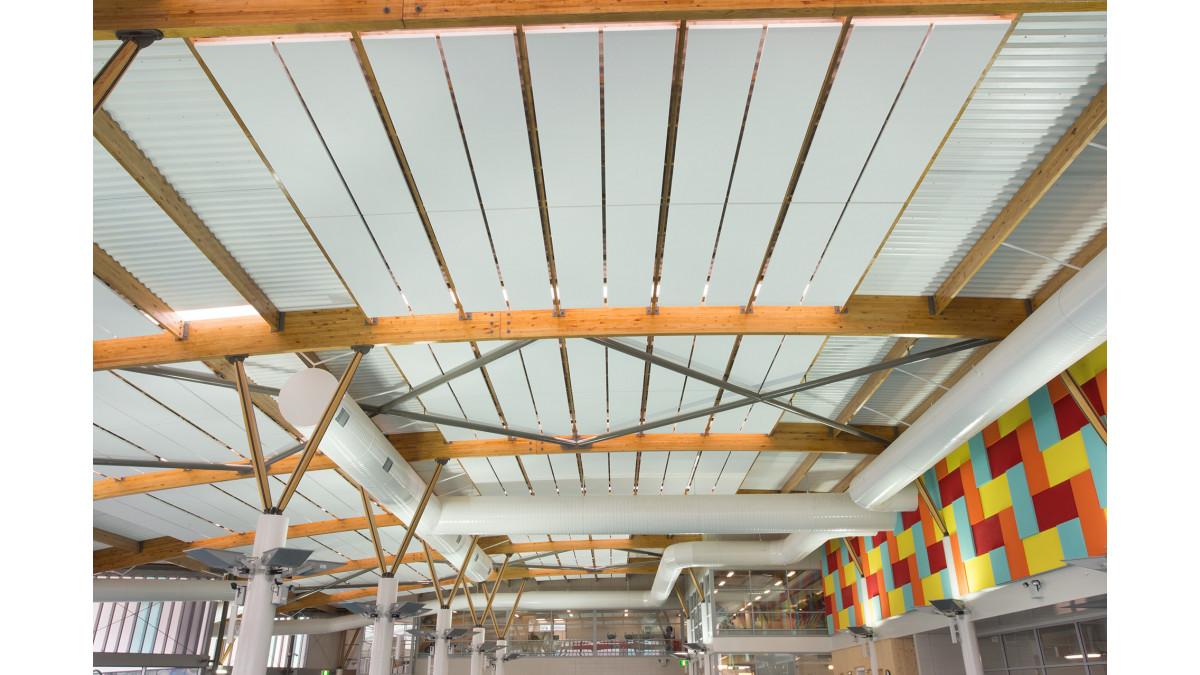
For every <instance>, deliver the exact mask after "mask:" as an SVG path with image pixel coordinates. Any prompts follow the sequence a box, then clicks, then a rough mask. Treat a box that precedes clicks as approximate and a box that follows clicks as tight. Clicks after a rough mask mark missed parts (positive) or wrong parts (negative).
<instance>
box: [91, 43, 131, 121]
mask: <svg viewBox="0 0 1200 675" xmlns="http://www.w3.org/2000/svg"><path fill="white" fill-rule="evenodd" d="M114 37H116V36H115V35H114ZM139 51H141V47H139V46H138V44H137V43H136V42H134V41H133V40H126V41H124V42H122V43H121V46H120V47H117V51H116V52H115V53H113V55H112V56H111V57H110V58H109V59H108V62H107V63H105V64H104V67H103V68H101V69H100V72H99V73H96V77H94V78H92V114H93V115H95V114H96V112H97V111H99V110H100V106H102V105H104V101H105V100H107V99H108V95H109V94H110V93H112V90H113V89H114V88H115V87H116V86H117V82H120V81H121V76H122V75H124V74H125V70H126V69H128V68H129V64H131V63H133V57H135V56H137V53H138V52H139Z"/></svg>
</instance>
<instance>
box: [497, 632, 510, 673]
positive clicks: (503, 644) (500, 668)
mask: <svg viewBox="0 0 1200 675" xmlns="http://www.w3.org/2000/svg"><path fill="white" fill-rule="evenodd" d="M505 656H508V640H496V675H504V657H505Z"/></svg>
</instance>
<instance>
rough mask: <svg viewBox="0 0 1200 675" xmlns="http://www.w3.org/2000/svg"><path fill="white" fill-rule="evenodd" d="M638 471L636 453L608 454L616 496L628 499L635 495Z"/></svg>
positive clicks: (610, 476)
mask: <svg viewBox="0 0 1200 675" xmlns="http://www.w3.org/2000/svg"><path fill="white" fill-rule="evenodd" d="M636 469H637V453H636V452H610V453H608V472H609V481H610V482H611V483H612V493H613V495H614V496H617V497H628V496H631V495H632V494H633V477H634V473H635V471H636Z"/></svg>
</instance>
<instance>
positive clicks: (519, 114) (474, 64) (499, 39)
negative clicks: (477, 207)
mask: <svg viewBox="0 0 1200 675" xmlns="http://www.w3.org/2000/svg"><path fill="white" fill-rule="evenodd" d="M441 43H442V51H443V53H444V55H445V60H446V69H447V70H449V72H450V82H451V83H453V86H454V100H455V102H456V103H457V105H458V113H459V116H460V118H461V120H462V126H463V133H464V134H465V135H466V139H467V148H468V149H469V152H470V155H471V165H472V166H473V167H474V169H475V179H476V181H477V184H478V186H479V195H480V197H481V198H482V199H483V206H484V208H485V209H487V210H488V211H489V212H490V211H491V210H493V209H519V208H536V207H537V191H536V188H535V187H534V182H533V162H532V160H531V159H530V156H529V132H528V131H527V129H526V125H525V106H524V103H523V102H522V100H521V81H520V77H519V73H518V68H517V45H516V40H515V39H514V36H513V33H512V31H511V29H510V30H506V31H503V32H499V33H496V34H491V35H479V34H472V35H454V34H445V35H443V36H442V37H441ZM538 121H539V122H540V121H541V120H540V118H539V120H538Z"/></svg>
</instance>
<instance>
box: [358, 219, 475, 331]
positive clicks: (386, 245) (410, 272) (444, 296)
mask: <svg viewBox="0 0 1200 675" xmlns="http://www.w3.org/2000/svg"><path fill="white" fill-rule="evenodd" d="M366 219H367V224H368V225H369V226H370V228H371V234H372V235H373V236H374V237H375V243H376V244H378V245H379V250H380V251H381V252H382V253H383V257H384V259H385V260H386V261H387V264H388V271H390V272H391V275H392V278H394V279H395V283H398V284H400V290H401V291H402V292H403V293H404V299H405V300H407V301H408V304H409V306H411V307H412V311H413V313H414V314H449V313H450V312H453V311H455V308H454V301H453V300H452V299H451V297H450V290H449V289H448V288H447V287H446V279H445V277H444V276H443V275H442V269H441V267H439V266H438V262H437V256H435V255H434V253H433V248H432V247H431V246H430V245H429V237H428V235H426V234H425V226H424V225H422V224H421V218H420V216H418V215H417V214H415V213H386V214H378V215H368V216H366ZM338 269H341V267H339V268H338ZM343 274H344V273H343ZM380 283H383V284H384V285H385V286H386V285H387V281H386V280H381V281H380ZM357 295H358V293H357V292H355V297H357Z"/></svg>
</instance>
